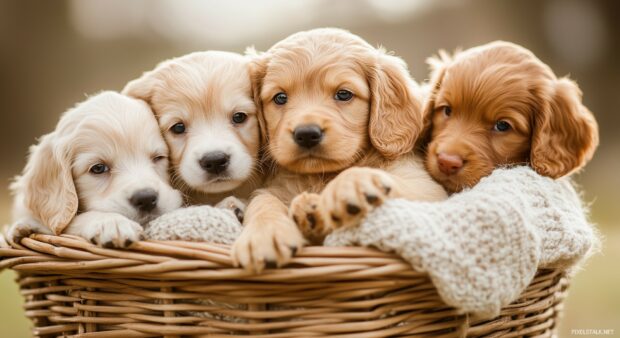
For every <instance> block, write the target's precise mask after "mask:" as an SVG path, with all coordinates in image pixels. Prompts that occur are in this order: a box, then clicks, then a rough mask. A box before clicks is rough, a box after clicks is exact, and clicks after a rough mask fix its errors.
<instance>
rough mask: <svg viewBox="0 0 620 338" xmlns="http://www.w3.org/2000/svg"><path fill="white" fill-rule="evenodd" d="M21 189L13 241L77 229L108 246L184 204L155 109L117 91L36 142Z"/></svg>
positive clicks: (81, 107)
mask: <svg viewBox="0 0 620 338" xmlns="http://www.w3.org/2000/svg"><path fill="white" fill-rule="evenodd" d="M11 189H12V191H13V193H14V195H15V202H14V223H13V225H12V226H11V228H10V230H9V236H8V237H9V240H11V241H13V242H14V243H18V242H19V241H20V240H21V238H22V237H25V236H28V235H29V234H31V233H33V232H36V233H45V234H61V233H66V234H71V235H77V236H81V237H84V238H86V239H88V240H91V241H92V242H93V243H95V244H98V245H102V246H106V247H126V246H128V245H130V244H131V243H133V242H135V241H138V240H139V239H140V234H141V232H142V226H141V224H144V223H146V222H148V221H150V220H152V219H154V218H156V217H157V216H159V215H161V214H163V213H165V212H168V211H171V210H173V209H176V208H178V207H180V206H181V204H182V198H181V194H180V192H178V191H176V190H174V189H173V188H172V187H171V186H170V185H169V183H168V148H167V146H166V143H165V142H164V140H163V138H162V136H161V134H160V132H159V128H158V126H157V122H156V120H155V119H154V118H153V113H152V112H151V110H150V109H149V107H148V106H147V105H146V104H144V102H142V101H140V100H136V99H133V98H130V97H127V96H124V95H121V94H119V93H116V92H103V93H100V94H98V95H95V96H92V97H90V98H89V99H87V100H86V101H84V102H82V103H80V104H78V105H77V106H76V107H74V108H72V109H70V110H69V111H67V112H66V113H65V114H64V115H63V116H62V118H61V119H60V122H59V123H58V125H57V126H56V130H55V131H53V132H52V133H50V134H47V135H45V136H43V137H42V138H41V141H40V142H39V144H38V145H35V146H33V147H31V150H30V157H29V159H28V163H27V165H26V168H25V169H24V172H23V174H22V176H19V177H17V179H16V181H15V182H14V183H13V184H12V186H11Z"/></svg>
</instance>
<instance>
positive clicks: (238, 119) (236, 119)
mask: <svg viewBox="0 0 620 338" xmlns="http://www.w3.org/2000/svg"><path fill="white" fill-rule="evenodd" d="M247 118H248V114H246V113H244V112H236V113H234V114H233V116H232V121H233V123H234V124H240V123H243V122H245V120H246V119H247Z"/></svg>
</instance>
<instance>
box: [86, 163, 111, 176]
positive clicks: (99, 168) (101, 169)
mask: <svg viewBox="0 0 620 338" xmlns="http://www.w3.org/2000/svg"><path fill="white" fill-rule="evenodd" d="M88 171H89V172H90V173H91V174H95V175H101V174H105V173H107V172H108V171H110V167H108V166H107V165H105V164H103V163H97V164H95V165H94V166H92V167H90V169H89V170H88Z"/></svg>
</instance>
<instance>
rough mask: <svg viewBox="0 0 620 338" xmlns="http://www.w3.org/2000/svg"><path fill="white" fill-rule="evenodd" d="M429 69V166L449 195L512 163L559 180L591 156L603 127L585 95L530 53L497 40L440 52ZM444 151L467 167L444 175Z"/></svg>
mask: <svg viewBox="0 0 620 338" xmlns="http://www.w3.org/2000/svg"><path fill="white" fill-rule="evenodd" d="M429 63H430V65H431V67H432V79H431V84H430V86H431V93H430V95H429V98H428V100H427V103H426V106H425V124H426V130H427V132H428V134H427V135H428V136H427V137H426V142H429V143H428V146H427V159H426V165H427V168H428V170H429V172H430V173H431V175H432V176H433V177H434V178H435V179H436V180H437V181H438V182H440V183H442V184H443V185H444V186H445V187H446V188H447V189H448V190H450V191H459V190H461V189H463V188H465V187H470V186H472V185H474V184H476V183H477V182H478V181H479V180H480V178H481V177H484V176H486V175H488V174H489V173H490V172H491V171H492V170H493V169H494V168H495V167H497V166H501V165H509V164H519V163H523V164H525V163H527V164H529V165H531V166H532V168H534V169H535V170H536V171H537V172H538V173H540V174H542V175H546V176H550V177H553V178H558V177H561V176H564V175H567V174H570V173H572V172H573V171H575V170H577V169H579V168H581V167H582V166H583V165H585V163H586V162H587V161H588V160H589V159H590V158H591V157H592V154H593V153H594V150H595V149H596V146H597V145H598V127H597V124H596V121H595V119H594V117H593V115H592V113H590V111H589V110H588V109H587V108H586V107H585V106H584V105H583V104H582V102H581V91H580V90H579V88H578V87H577V85H576V84H575V82H573V81H571V80H569V79H568V78H557V77H556V76H555V75H554V73H553V72H552V71H551V69H550V68H549V67H548V66H547V65H545V64H544V63H542V62H541V61H540V60H539V59H538V58H536V57H535V56H534V55H533V54H532V53H531V52H530V51H528V50H526V49H525V48H523V47H520V46H517V45H515V44H512V43H508V42H501V41H498V42H492V43H489V44H487V45H483V46H480V47H476V48H472V49H469V50H466V51H463V52H458V53H456V55H454V56H453V57H450V56H448V55H447V54H446V53H445V52H441V53H440V56H439V57H436V58H431V59H429ZM446 107H449V111H450V114H449V116H447V115H446ZM498 121H504V122H506V123H508V124H509V125H510V128H509V130H507V131H503V132H502V131H498V130H496V129H494V126H495V124H496V123H497V122H498ZM441 153H443V154H450V155H455V156H458V157H460V158H462V160H463V166H462V168H460V170H459V171H458V172H456V173H454V174H446V173H443V172H441V170H440V169H439V166H438V154H441Z"/></svg>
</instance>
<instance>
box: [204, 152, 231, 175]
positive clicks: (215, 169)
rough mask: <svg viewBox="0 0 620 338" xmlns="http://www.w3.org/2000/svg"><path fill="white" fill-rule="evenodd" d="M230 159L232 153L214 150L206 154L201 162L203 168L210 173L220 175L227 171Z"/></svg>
mask: <svg viewBox="0 0 620 338" xmlns="http://www.w3.org/2000/svg"><path fill="white" fill-rule="evenodd" d="M229 160H230V155H228V154H226V153H224V152H221V151H214V152H210V153H207V154H205V155H204V156H203V157H202V158H201V159H200V161H199V162H200V166H201V167H202V169H204V170H206V171H207V172H208V173H210V174H216V175H218V174H220V173H222V172H224V171H226V168H228V163H229V162H230V161H229Z"/></svg>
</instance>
